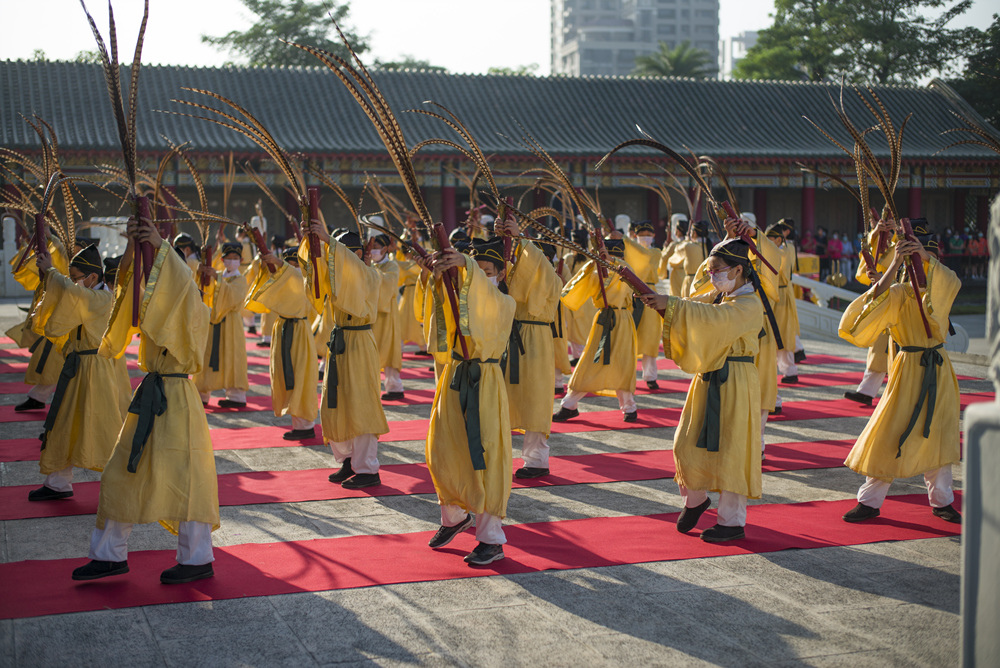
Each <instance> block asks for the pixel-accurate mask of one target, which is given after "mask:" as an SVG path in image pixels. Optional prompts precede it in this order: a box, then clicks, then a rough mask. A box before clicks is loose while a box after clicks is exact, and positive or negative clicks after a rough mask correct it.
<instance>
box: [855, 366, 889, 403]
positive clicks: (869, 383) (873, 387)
mask: <svg viewBox="0 0 1000 668" xmlns="http://www.w3.org/2000/svg"><path fill="white" fill-rule="evenodd" d="M883 380H885V372H882V373H876V372H874V371H869V370H868V369H865V375H864V376H862V378H861V382H860V383H858V392H859V393H861V394H867V395H868V396H869V397H877V396H878V391H879V388H880V387H882V381H883Z"/></svg>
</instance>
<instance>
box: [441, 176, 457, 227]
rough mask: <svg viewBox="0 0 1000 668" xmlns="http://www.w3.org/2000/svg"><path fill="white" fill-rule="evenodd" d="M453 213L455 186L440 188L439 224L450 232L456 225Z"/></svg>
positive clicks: (455, 216) (455, 215)
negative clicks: (442, 224)
mask: <svg viewBox="0 0 1000 668" xmlns="http://www.w3.org/2000/svg"><path fill="white" fill-rule="evenodd" d="M457 218H458V216H457V214H456V211H455V186H441V222H442V223H444V229H446V230H448V231H449V232H451V231H452V230H453V229H455V225H456V224H457Z"/></svg>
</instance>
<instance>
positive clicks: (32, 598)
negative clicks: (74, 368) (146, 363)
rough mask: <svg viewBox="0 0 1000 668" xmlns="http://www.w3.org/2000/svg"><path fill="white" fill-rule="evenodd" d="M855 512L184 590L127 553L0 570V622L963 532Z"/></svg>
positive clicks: (709, 517) (548, 527)
mask: <svg viewBox="0 0 1000 668" xmlns="http://www.w3.org/2000/svg"><path fill="white" fill-rule="evenodd" d="M956 496H958V495H956ZM854 504H855V501H854V500H853V499H848V500H844V501H812V502H808V503H797V504H773V505H761V506H753V507H752V508H750V511H749V518H748V519H749V525H748V526H747V529H746V532H747V538H746V539H744V540H740V541H733V542H730V543H718V544H712V543H706V542H704V541H702V540H700V539H699V538H698V530H697V529H696V530H694V531H692V532H691V533H690V534H686V535H684V534H679V533H677V532H676V531H675V530H674V527H673V524H674V522H676V520H677V513H664V514H658V515H648V516H641V515H640V516H630V517H597V518H587V519H578V520H563V521H557V522H538V523H534V524H520V525H514V526H509V527H506V528H505V529H504V531H505V532H506V534H507V540H508V544H507V545H505V546H504V553H505V554H506V555H507V558H506V559H502V560H500V561H497V562H494V563H493V564H490V565H489V566H487V567H485V568H473V567H470V566H468V565H466V564H464V563H463V562H462V559H461V557H462V556H463V555H464V554H466V553H468V552H469V551H471V550H472V548H473V547H475V544H476V543H475V539H474V537H473V534H472V532H465V533H463V534H462V535H460V536H459V537H458V538H456V540H455V542H453V543H452V544H451V545H449V546H448V547H446V548H444V549H442V550H431V549H430V548H428V547H427V541H428V540H429V539H430V537H431V535H432V533H433V532H430V531H422V532H418V533H406V534H388V535H376V536H350V537H345V538H325V539H316V540H302V541H287V542H277V543H266V544H245V545H234V546H231V547H221V548H216V550H215V559H216V561H215V564H214V568H215V573H216V575H215V577H214V578H210V579H208V580H199V581H197V582H193V583H191V584H185V585H161V584H160V581H159V573H160V571H161V570H163V569H165V568H168V567H170V566H172V565H173V564H174V558H175V551H174V550H157V551H146V552H133V553H132V554H130V555H129V567H130V569H131V572H130V573H129V574H127V575H124V576H115V577H111V578H107V579H104V580H97V581H94V582H74V581H73V580H71V579H70V573H71V572H72V570H73V569H74V568H75V567H77V566H80V565H83V564H84V563H86V559H85V558H77V559H54V560H46V561H20V562H15V563H9V564H2V565H0V581H2V582H4V583H6V585H5V592H4V594H5V595H4V597H3V599H2V601H0V618H2V619H16V618H22V617H38V616H41V615H53V614H63V613H69V612H83V611H87V610H104V609H118V608H130V607H136V606H142V605H157V604H162V603H181V602H193V601H210V600H224V599H237V598H246V597H250V596H273V595H277V594H292V593H296V592H317V591H329V590H334V589H354V588H358V587H370V586H374V585H385V584H399V583H405V582H428V581H440V580H453V579H458V578H470V577H482V576H486V575H496V574H501V575H513V574H516V573H533V572H539V571H546V570H560V571H561V570H569V569H577V568H596V567H601V566H619V565H624V564H642V563H646V562H655V561H675V560H681V559H700V558H705V557H721V556H730V555H739V554H760V553H768V552H778V551H781V550H789V549H811V548H819V547H834V546H849V545H861V544H866V543H877V542H882V541H890V540H892V541H900V540H918V539H924V538H940V537H946V536H957V535H959V534H960V532H961V526H960V525H956V524H948V523H946V522H944V521H942V520H940V519H937V518H935V517H934V516H933V515H931V512H930V510H929V509H928V506H927V496H926V495H924V494H914V495H905V496H894V497H890V498H889V499H888V501H887V503H886V504H885V506H884V507H883V508H882V515H881V517H878V518H876V519H874V520H871V521H869V522H864V523H860V524H848V523H847V522H844V521H842V520H841V519H840V516H841V515H842V514H843V513H845V512H846V511H848V510H850V509H851V508H852V507H853V506H854ZM714 519H715V511H714V510H710V511H708V512H707V513H706V516H705V517H703V518H702V519H701V522H699V526H700V527H702V528H704V527H708V526H711V525H712V523H713V522H714ZM86 549H87V546H86V544H81V545H80V551H81V553H84V552H86ZM401 557H402V558H401Z"/></svg>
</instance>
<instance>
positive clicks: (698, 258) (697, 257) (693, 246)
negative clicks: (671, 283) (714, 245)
mask: <svg viewBox="0 0 1000 668" xmlns="http://www.w3.org/2000/svg"><path fill="white" fill-rule="evenodd" d="M706 247H708V250H712V249H711V247H710V246H708V243H707V242H706V243H704V244H703V243H702V241H701V239H698V240H697V241H690V240H689V241H681V242H679V243H678V244H677V246H675V247H674V254H673V256H672V257H671V258H670V260H669V261H668V265H669V267H670V271H671V272H674V271H680V272H683V274H684V280H683V282H682V283H681V295H680V296H681V297H690V296H691V292H692V291H691V284H692V282H693V280H694V276H695V273H696V272H697V271H698V267H699V266H701V263H702V262H704V261H705V260H707V259H708V254H707V253H706V251H705V248H706Z"/></svg>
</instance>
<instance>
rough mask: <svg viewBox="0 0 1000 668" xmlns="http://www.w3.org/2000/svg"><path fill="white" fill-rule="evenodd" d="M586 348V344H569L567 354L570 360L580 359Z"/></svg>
mask: <svg viewBox="0 0 1000 668" xmlns="http://www.w3.org/2000/svg"><path fill="white" fill-rule="evenodd" d="M586 347H587V344H586V343H573V342H572V341H570V342H569V354H570V358H571V359H575V360H577V359H580V358H581V357H582V356H583V351H584V349H585V348H586Z"/></svg>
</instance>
